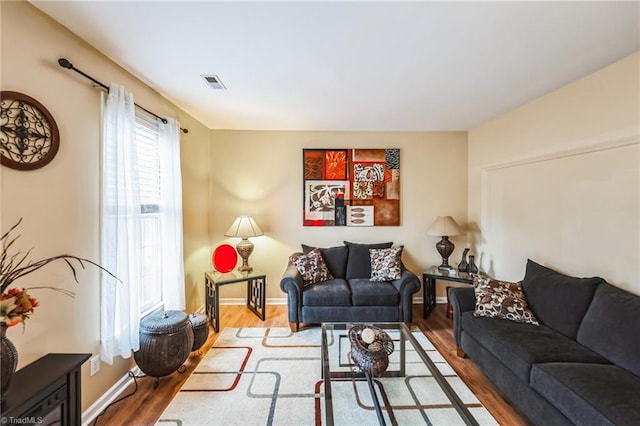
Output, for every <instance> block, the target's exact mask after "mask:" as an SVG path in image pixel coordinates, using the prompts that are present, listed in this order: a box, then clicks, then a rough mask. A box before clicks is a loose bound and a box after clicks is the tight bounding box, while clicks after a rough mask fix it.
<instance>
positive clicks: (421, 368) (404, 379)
mask: <svg viewBox="0 0 640 426" xmlns="http://www.w3.org/2000/svg"><path fill="white" fill-rule="evenodd" d="M358 324H361V323H358ZM353 325H355V323H353V324H352V323H323V324H322V377H323V379H324V394H325V415H326V423H327V425H334V424H335V425H340V424H345V425H346V424H362V425H364V424H371V423H372V422H374V423H375V422H376V419H377V421H378V423H379V424H381V425H387V424H389V425H398V424H400V425H409V424H433V425H454V424H461V425H463V424H467V425H477V424H478V422H477V421H476V420H475V419H474V418H473V416H472V415H471V413H470V412H469V410H468V409H467V407H466V406H465V404H464V403H463V402H462V401H461V399H460V398H459V397H458V395H457V394H456V392H454V391H453V389H452V388H451V385H450V384H449V383H448V382H447V380H446V379H445V378H444V376H443V375H442V373H441V372H440V371H439V370H438V367H436V365H435V364H434V362H433V361H432V360H431V359H430V358H429V356H428V355H427V354H426V353H425V351H424V349H423V348H422V346H421V345H420V343H419V342H418V340H417V339H416V336H414V335H413V334H412V333H411V331H410V330H409V328H407V326H406V325H405V324H403V323H381V324H376V323H372V324H371V325H373V326H375V327H378V328H380V329H382V330H384V331H385V332H386V333H387V334H388V335H389V336H390V337H391V339H392V340H393V343H394V351H393V353H391V355H389V367H388V368H387V370H386V371H385V372H384V373H382V374H379V375H370V374H367V373H364V372H362V371H361V370H360V368H358V366H357V365H356V364H354V363H353V361H352V360H351V357H350V355H349V352H350V351H351V343H350V341H349V329H350V328H351V327H352V326H353ZM418 338H424V336H423V335H421V336H418ZM425 339H426V338H425Z"/></svg>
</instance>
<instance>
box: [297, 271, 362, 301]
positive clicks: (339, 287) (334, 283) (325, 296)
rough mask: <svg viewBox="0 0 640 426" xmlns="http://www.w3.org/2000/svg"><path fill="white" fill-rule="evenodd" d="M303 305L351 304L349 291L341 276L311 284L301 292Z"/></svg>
mask: <svg viewBox="0 0 640 426" xmlns="http://www.w3.org/2000/svg"><path fill="white" fill-rule="evenodd" d="M302 304H303V305H305V306H351V291H350V290H349V286H348V285H347V282H346V281H345V280H343V279H342V278H335V279H333V280H329V281H325V282H322V283H320V284H312V285H310V286H307V287H305V288H304V291H303V292H302Z"/></svg>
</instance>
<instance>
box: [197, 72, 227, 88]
mask: <svg viewBox="0 0 640 426" xmlns="http://www.w3.org/2000/svg"><path fill="white" fill-rule="evenodd" d="M202 78H204V81H206V82H207V84H208V85H209V86H211V88H212V89H216V90H225V89H226V87H224V84H222V81H220V78H219V77H218V76H217V75H203V76H202Z"/></svg>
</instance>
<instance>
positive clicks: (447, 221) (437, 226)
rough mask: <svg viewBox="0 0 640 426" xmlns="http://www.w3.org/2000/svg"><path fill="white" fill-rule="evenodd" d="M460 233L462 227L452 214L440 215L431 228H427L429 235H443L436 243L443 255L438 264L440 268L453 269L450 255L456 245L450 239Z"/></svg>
mask: <svg viewBox="0 0 640 426" xmlns="http://www.w3.org/2000/svg"><path fill="white" fill-rule="evenodd" d="M460 234H462V231H460V227H459V226H458V224H457V223H456V221H455V220H454V219H453V218H452V217H451V216H438V217H437V218H436V220H434V221H433V223H432V224H431V226H430V227H429V229H427V235H433V236H435V237H442V239H441V240H440V241H438V242H437V243H436V249H437V250H438V253H440V256H442V264H441V265H440V266H438V269H441V270H450V269H451V266H449V256H451V254H452V253H453V249H454V248H455V245H454V244H453V243H452V242H451V241H449V237H450V236H453V235H460Z"/></svg>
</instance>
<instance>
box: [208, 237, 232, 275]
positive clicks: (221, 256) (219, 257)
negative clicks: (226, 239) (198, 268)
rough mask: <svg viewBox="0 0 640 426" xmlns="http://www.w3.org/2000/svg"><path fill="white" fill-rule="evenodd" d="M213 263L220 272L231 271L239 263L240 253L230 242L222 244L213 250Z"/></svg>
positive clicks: (214, 267)
mask: <svg viewBox="0 0 640 426" xmlns="http://www.w3.org/2000/svg"><path fill="white" fill-rule="evenodd" d="M211 263H212V264H213V269H214V270H216V271H218V272H222V273H225V272H231V271H233V268H235V267H236V264H237V263H238V253H236V249H234V248H233V247H232V246H230V245H229V244H221V245H219V246H218V247H216V249H215V250H214V251H213V255H212V256H211Z"/></svg>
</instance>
